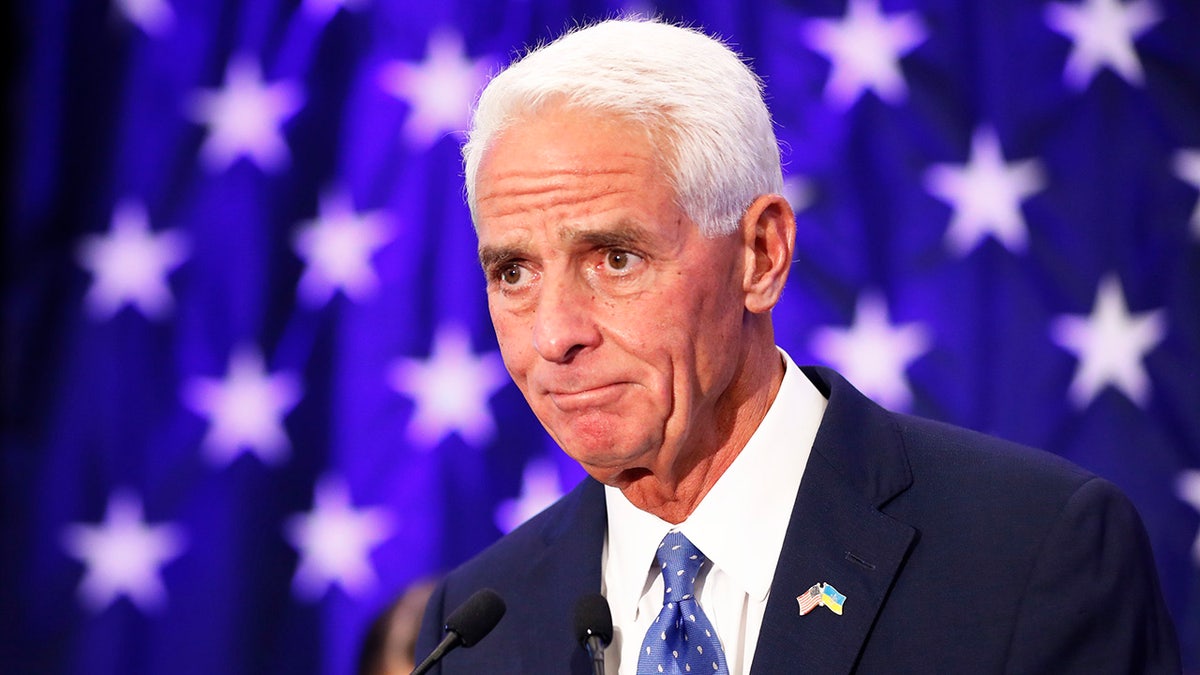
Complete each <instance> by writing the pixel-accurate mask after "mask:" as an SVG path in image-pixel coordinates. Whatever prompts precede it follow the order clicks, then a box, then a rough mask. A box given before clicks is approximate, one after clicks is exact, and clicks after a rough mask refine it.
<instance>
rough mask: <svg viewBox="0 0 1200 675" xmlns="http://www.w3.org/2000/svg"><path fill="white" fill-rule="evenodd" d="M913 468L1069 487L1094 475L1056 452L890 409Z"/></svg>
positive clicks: (1074, 487)
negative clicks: (894, 411) (892, 411)
mask: <svg viewBox="0 0 1200 675" xmlns="http://www.w3.org/2000/svg"><path fill="white" fill-rule="evenodd" d="M891 416H892V419H893V421H894V422H895V424H896V428H897V430H898V431H899V433H900V436H901V439H902V441H903V443H904V449H905V451H906V452H907V454H908V457H909V461H910V463H911V464H912V465H913V470H914V472H917V471H918V470H919V469H924V470H926V471H929V470H935V469H940V470H942V471H948V472H953V473H954V474H956V475H957V476H958V477H959V478H963V479H966V478H971V477H978V478H980V479H986V480H992V481H996V480H1000V481H1005V480H1016V481H1018V482H1020V483H1022V484H1029V485H1031V486H1032V485H1035V484H1036V485H1042V486H1049V485H1060V486H1061V487H1062V488H1063V489H1066V490H1070V491H1074V490H1075V489H1077V488H1079V487H1080V486H1081V485H1083V484H1084V483H1087V482H1088V481H1091V480H1093V479H1096V478H1097V476H1096V474H1094V473H1092V472H1090V471H1088V470H1087V469H1084V468H1083V467H1081V466H1079V465H1077V464H1075V463H1073V462H1071V461H1070V460H1067V459H1064V458H1063V457H1060V456H1058V455H1055V454H1053V453H1050V452H1047V451H1045V450H1039V449H1037V448H1033V447H1030V446H1027V445H1022V444H1020V443H1016V442H1013V441H1009V440H1005V439H1003V438H999V437H996V436H989V435H987V434H984V433H980V432H978V431H973V430H971V429H967V428H964V427H958V426H954V425H952V424H946V423H944V422H937V421H934V420H930V419H925V418H921V417H915V416H912V415H905V414H900V413H891Z"/></svg>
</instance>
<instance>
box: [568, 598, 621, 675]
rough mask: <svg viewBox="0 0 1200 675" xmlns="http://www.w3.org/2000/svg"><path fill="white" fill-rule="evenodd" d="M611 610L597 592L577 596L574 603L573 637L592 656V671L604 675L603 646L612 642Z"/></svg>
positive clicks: (597, 674) (606, 601)
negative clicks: (577, 599) (580, 596)
mask: <svg viewBox="0 0 1200 675" xmlns="http://www.w3.org/2000/svg"><path fill="white" fill-rule="evenodd" d="M612 636H613V625H612V612H611V611H609V609H608V600H605V599H604V596H603V595H600V594H599V593H591V594H588V595H585V596H583V597H582V598H579V602H577V603H575V639H577V640H579V643H580V644H581V645H583V646H584V647H585V648H586V649H587V651H588V655H589V656H591V657H592V672H593V673H595V675H604V648H605V647H607V646H608V643H610V642H612Z"/></svg>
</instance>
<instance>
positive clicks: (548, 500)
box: [496, 459, 563, 533]
mask: <svg viewBox="0 0 1200 675" xmlns="http://www.w3.org/2000/svg"><path fill="white" fill-rule="evenodd" d="M562 494H563V493H562V489H561V488H559V486H558V468H557V466H556V465H555V463H554V462H553V460H549V459H534V460H531V461H530V462H529V463H528V464H526V465H525V471H524V472H522V474H521V494H520V495H518V496H517V498H516V499H506V500H504V501H503V502H501V503H500V505H499V506H497V507H496V527H498V528H500V531H501V532H504V533H508V532H512V531H513V530H515V529H516V528H517V526H518V525H520V524H521V523H523V522H525V521H526V520H529V519H530V518H532V517H533V516H536V515H537V514H539V513H541V512H542V510H543V509H545V508H546V507H547V506H550V505H551V504H553V503H554V502H556V501H558V498H559V497H562Z"/></svg>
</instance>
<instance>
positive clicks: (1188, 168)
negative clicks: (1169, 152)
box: [1174, 150, 1200, 239]
mask: <svg viewBox="0 0 1200 675" xmlns="http://www.w3.org/2000/svg"><path fill="white" fill-rule="evenodd" d="M1174 164H1175V175H1176V176H1177V177H1178V178H1179V180H1181V181H1184V182H1185V183H1187V184H1189V185H1191V186H1192V187H1194V188H1196V189H1197V190H1200V150H1180V151H1179V152H1177V153H1175V162H1174ZM1192 235H1193V236H1194V237H1196V238H1197V239H1200V199H1197V200H1196V206H1195V208H1194V209H1192Z"/></svg>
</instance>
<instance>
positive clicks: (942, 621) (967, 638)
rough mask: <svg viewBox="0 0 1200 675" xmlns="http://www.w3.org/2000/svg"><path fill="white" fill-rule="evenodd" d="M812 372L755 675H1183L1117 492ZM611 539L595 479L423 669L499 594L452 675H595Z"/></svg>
mask: <svg viewBox="0 0 1200 675" xmlns="http://www.w3.org/2000/svg"><path fill="white" fill-rule="evenodd" d="M803 370H804V373H805V374H806V375H807V376H808V377H809V379H811V380H812V381H813V382H814V383H815V384H816V385H817V387H818V388H819V389H820V390H821V392H822V393H823V394H824V395H825V396H826V397H827V398H828V400H829V405H828V407H827V409H826V411H825V415H824V418H823V419H822V421H821V426H820V429H819V431H818V432H817V437H816V441H815V442H814V444H813V448H812V453H811V455H810V457H809V460H808V464H807V466H806V468H805V471H804V478H803V480H802V481H801V484H800V490H799V493H798V495H797V498H796V503H795V506H794V508H793V511H792V516H791V521H790V523H789V525H788V531H787V538H786V541H785V543H784V546H783V551H782V553H781V555H780V558H779V562H778V565H777V567H776V570H775V578H774V581H773V582H772V584H771V595H770V599H769V600H768V604H767V610H766V616H765V617H764V619H763V625H762V632H761V634H760V637H759V640H758V644H757V647H756V651H755V656H754V664H753V668H752V672H753V673H754V674H755V675H762V674H771V673H795V672H804V673H850V672H857V673H1177V672H1179V670H1180V665H1179V654H1178V643H1177V642H1176V638H1175V633H1174V629H1173V627H1172V624H1171V621H1170V618H1169V617H1168V615H1167V613H1166V610H1165V607H1164V605H1163V601H1162V595H1161V592H1160V590H1159V586H1158V579H1157V576H1156V573H1155V567H1154V561H1153V559H1152V557H1151V551H1150V546H1149V543H1148V540H1147V537H1146V534H1145V531H1144V528H1143V526H1142V524H1141V520H1140V519H1139V517H1138V515H1137V513H1136V512H1135V510H1134V508H1133V506H1132V505H1131V504H1130V503H1129V501H1128V500H1127V499H1126V498H1125V497H1124V496H1123V495H1122V494H1121V493H1120V492H1119V491H1118V490H1117V489H1116V488H1115V487H1114V486H1113V485H1112V484H1111V483H1109V482H1107V481H1105V480H1103V479H1101V478H1098V477H1096V476H1094V475H1092V474H1090V473H1088V472H1087V471H1085V470H1083V469H1081V468H1079V467H1077V466H1075V465H1073V464H1070V463H1069V462H1067V461H1065V460H1062V459H1060V458H1058V457H1055V456H1053V455H1051V454H1049V453H1043V452H1039V451H1035V450H1031V449H1029V448H1024V447H1021V446H1017V445H1014V444H1011V443H1008V442H1005V441H1001V440H999V439H996V438H992V437H988V436H984V435H981V434H977V433H974V432H970V431H967V430H964V429H960V428H956V427H951V426H948V425H944V424H939V423H936V422H932V421H929V420H924V419H919V418H915V417H910V416H905V415H900V414H895V413H891V412H888V411H886V410H884V409H882V408H880V407H878V406H876V405H875V404H874V403H872V402H871V401H869V400H867V399H866V398H865V397H864V396H862V394H860V393H859V392H858V391H856V390H855V389H854V388H853V387H852V386H850V385H849V384H848V383H847V382H846V381H845V380H843V379H842V378H841V377H840V376H839V375H837V374H836V373H834V372H833V371H831V370H828V369H823V368H804V369H803ZM781 451H785V450H784V449H781ZM605 523H606V511H605V505H604V490H603V487H602V486H601V485H600V484H599V483H597V482H596V481H594V480H592V479H590V478H589V479H586V480H584V481H583V482H582V483H581V484H580V485H579V486H578V487H576V488H575V489H574V490H573V491H572V492H571V493H569V494H568V495H566V496H565V497H563V498H562V499H561V500H560V501H558V502H557V503H556V504H554V505H553V506H551V507H550V508H549V509H547V510H546V511H544V512H542V513H541V514H540V515H538V516H536V517H534V518H533V519H531V520H530V521H529V522H527V523H526V524H525V525H523V526H522V527H520V528H518V529H517V530H515V531H514V532H512V533H511V534H509V535H508V536H506V537H504V538H503V539H501V540H500V541H498V542H497V543H495V544H494V545H492V546H491V547H490V548H488V549H487V550H485V551H484V552H483V553H481V554H480V555H478V556H477V557H475V558H474V559H472V560H471V561H469V562H467V563H466V564H464V565H463V566H462V567H460V568H458V569H457V570H455V571H454V572H452V573H451V574H450V575H449V576H448V577H447V578H446V580H445V582H444V583H443V584H442V585H441V587H439V589H438V590H437V591H436V592H435V594H434V596H433V598H432V599H431V601H430V604H429V608H428V610H427V612H426V615H425V622H424V626H423V628H422V633H421V637H420V640H419V642H418V647H417V652H418V657H420V656H423V655H424V654H426V653H428V652H429V651H430V650H432V648H433V646H434V645H435V644H436V643H437V641H438V640H439V639H440V638H441V637H442V626H443V623H444V618H445V616H446V615H447V614H448V613H449V612H451V611H453V610H454V608H455V607H457V606H458V605H459V604H460V603H462V602H463V601H464V600H466V598H467V597H469V596H470V595H471V594H472V593H473V592H475V591H476V590H478V589H479V588H482V587H491V588H494V589H495V590H496V591H498V592H499V593H500V595H501V596H502V597H503V598H504V599H505V601H506V602H507V605H508V612H507V614H506V615H505V617H504V618H503V620H501V622H500V624H499V626H497V628H496V629H495V630H494V631H493V632H492V634H490V635H489V636H487V637H486V638H485V639H484V640H482V641H481V642H480V643H479V644H477V645H475V646H473V647H471V648H469V649H459V650H457V651H455V652H453V653H451V654H450V655H448V656H447V657H446V658H445V660H444V661H443V662H442V667H441V671H440V672H442V673H533V674H541V673H547V674H550V673H581V674H586V673H589V672H590V671H589V670H588V662H587V659H586V654H585V652H584V650H583V649H582V648H581V647H580V646H579V643H578V642H576V640H575V637H574V635H573V629H572V625H573V613H574V606H575V603H576V600H577V599H578V598H579V597H580V596H582V595H584V594H588V593H595V592H598V591H599V590H600V556H601V548H602V546H603V541H604V532H605V526H606V524H605ZM817 582H826V583H829V584H831V585H832V586H834V587H835V588H836V589H837V590H838V591H840V592H841V593H842V594H844V595H845V596H846V601H845V603H844V608H843V614H842V615H841V616H838V615H836V614H834V613H833V612H831V611H828V610H826V609H825V608H821V607H818V608H817V610H816V611H813V612H811V613H809V614H807V615H805V616H801V615H800V614H799V612H798V606H797V602H796V596H798V595H800V594H801V593H803V592H805V591H806V590H807V589H808V588H809V587H810V586H812V585H813V584H814V583H817ZM627 639H628V638H627ZM633 639H637V640H640V639H641V636H633ZM434 672H438V671H437V670H435V671H434Z"/></svg>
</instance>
